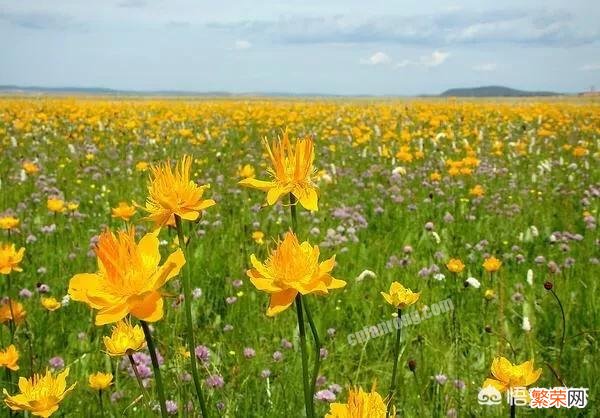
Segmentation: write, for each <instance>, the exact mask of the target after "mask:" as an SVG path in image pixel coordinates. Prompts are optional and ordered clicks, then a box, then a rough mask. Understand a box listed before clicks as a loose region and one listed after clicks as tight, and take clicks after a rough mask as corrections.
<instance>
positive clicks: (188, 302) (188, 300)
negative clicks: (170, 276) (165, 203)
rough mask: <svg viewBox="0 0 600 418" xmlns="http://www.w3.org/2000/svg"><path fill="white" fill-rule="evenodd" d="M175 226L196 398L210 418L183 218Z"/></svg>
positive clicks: (176, 219) (205, 415) (177, 217)
mask: <svg viewBox="0 0 600 418" xmlns="http://www.w3.org/2000/svg"><path fill="white" fill-rule="evenodd" d="M175 226H176V227H177V239H178V240H179V247H180V248H181V249H182V250H183V252H184V255H185V260H186V263H185V274H184V275H183V280H182V282H183V299H184V300H183V303H184V310H185V322H186V328H187V330H186V333H187V335H186V337H187V343H188V350H189V352H190V364H191V367H192V378H193V380H194V387H195V388H196V396H197V397H198V401H199V402H200V410H201V411H202V416H203V417H205V418H208V412H207V408H206V403H205V401H204V394H203V393H202V385H201V383H200V378H199V377H198V365H197V364H196V355H195V349H196V342H195V341H194V322H193V319H192V289H191V283H190V278H191V274H190V257H189V256H188V254H187V245H186V244H185V236H184V235H183V225H182V223H181V218H180V217H179V216H177V215H175Z"/></svg>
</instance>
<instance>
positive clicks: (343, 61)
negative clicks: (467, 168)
mask: <svg viewBox="0 0 600 418" xmlns="http://www.w3.org/2000/svg"><path fill="white" fill-rule="evenodd" d="M599 22H600V1H598V0H569V1H566V0H561V1H558V0H544V1H541V0H539V1H533V0H503V1H488V0H468V1H452V0H451V1H438V0H368V1H367V0H363V1H356V0H329V1H328V0H302V1H300V0H265V1H260V0H237V1H232V0H221V1H218V2H215V1H205V0H103V1H94V2H92V1H87V0H86V1H82V0H80V1H76V0H52V1H40V0H38V1H33V0H0V57H1V59H0V85H7V84H8V85H20V86H46V87H65V86H75V87H106V88H113V89H125V90H186V91H198V92H208V91H228V92H232V93H248V92H263V93H266V92H286V93H297V94H303V93H304V94H307V93H321V94H348V95H353V94H367V95H416V94H437V93H440V92H442V91H444V90H446V89H448V88H454V87H472V86H479V85H505V86H509V87H513V88H520V89H527V90H550V91H558V92H579V91H585V90H589V89H590V88H591V87H592V86H595V88H596V89H598V90H600V23H599Z"/></svg>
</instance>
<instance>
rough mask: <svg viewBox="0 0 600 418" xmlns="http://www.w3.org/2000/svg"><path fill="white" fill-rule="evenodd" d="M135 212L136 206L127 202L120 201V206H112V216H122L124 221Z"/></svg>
mask: <svg viewBox="0 0 600 418" xmlns="http://www.w3.org/2000/svg"><path fill="white" fill-rule="evenodd" d="M135 213H136V210H135V207H134V206H129V204H128V203H127V202H119V206H117V207H116V208H112V217H113V218H121V219H123V220H124V221H128V220H129V219H130V218H131V217H132V216H133V215H135Z"/></svg>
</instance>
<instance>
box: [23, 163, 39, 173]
mask: <svg viewBox="0 0 600 418" xmlns="http://www.w3.org/2000/svg"><path fill="white" fill-rule="evenodd" d="M21 167H23V170H25V172H26V173H27V174H36V173H37V172H39V171H40V167H39V166H38V165H37V164H36V163H34V162H31V161H24V162H23V164H22V165H21Z"/></svg>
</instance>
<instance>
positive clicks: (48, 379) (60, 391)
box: [3, 367, 77, 417]
mask: <svg viewBox="0 0 600 418" xmlns="http://www.w3.org/2000/svg"><path fill="white" fill-rule="evenodd" d="M68 375H69V368H68V367H67V368H66V369H65V370H64V371H63V372H61V373H59V374H58V375H56V376H53V375H52V372H50V371H49V370H46V374H45V375H44V376H41V375H38V374H35V375H33V377H31V378H29V379H25V378H24V377H20V378H19V390H20V391H21V393H18V394H16V395H12V396H11V395H9V394H8V392H7V391H6V389H3V392H4V396H5V398H4V402H5V403H6V405H7V406H8V407H9V408H10V409H12V410H13V411H29V412H31V414H32V415H35V416H38V417H49V416H50V415H52V414H53V413H55V412H56V411H57V410H58V405H59V404H60V402H62V400H63V399H64V397H65V396H66V395H67V394H68V393H69V392H71V391H72V390H73V388H74V387H75V385H76V384H77V383H73V384H72V385H71V386H70V387H69V388H67V381H66V379H67V376H68Z"/></svg>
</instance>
